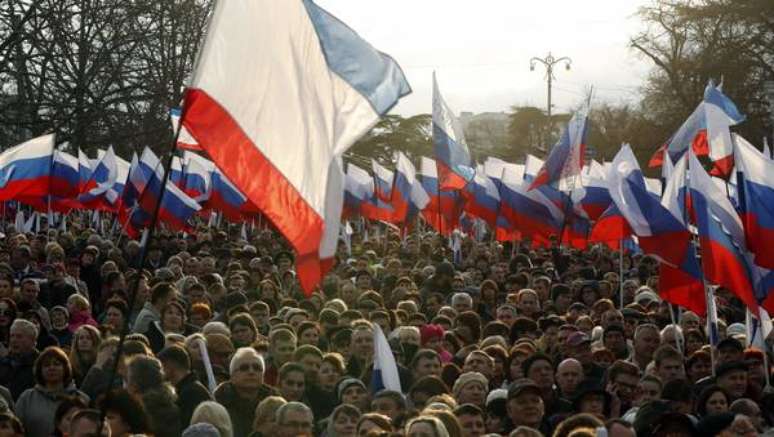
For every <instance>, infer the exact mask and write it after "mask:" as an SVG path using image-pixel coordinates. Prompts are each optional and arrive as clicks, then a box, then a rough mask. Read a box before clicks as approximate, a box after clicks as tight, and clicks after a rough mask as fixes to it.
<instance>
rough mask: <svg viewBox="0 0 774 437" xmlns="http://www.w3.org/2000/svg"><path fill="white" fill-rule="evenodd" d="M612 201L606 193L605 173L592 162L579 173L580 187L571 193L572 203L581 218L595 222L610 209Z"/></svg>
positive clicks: (599, 166)
mask: <svg viewBox="0 0 774 437" xmlns="http://www.w3.org/2000/svg"><path fill="white" fill-rule="evenodd" d="M612 202H613V199H611V198H610V193H608V192H607V184H606V183H605V171H604V168H602V165H601V164H599V163H598V162H596V161H592V162H591V164H589V166H588V167H585V168H584V171H583V172H581V186H580V187H577V188H576V189H575V190H573V191H572V203H573V205H575V209H576V210H577V211H578V212H579V213H581V212H582V214H581V215H582V216H585V217H587V218H588V219H589V220H597V219H598V218H599V217H600V216H602V214H604V212H605V211H606V210H607V209H608V208H609V207H610V204H611V203H612Z"/></svg>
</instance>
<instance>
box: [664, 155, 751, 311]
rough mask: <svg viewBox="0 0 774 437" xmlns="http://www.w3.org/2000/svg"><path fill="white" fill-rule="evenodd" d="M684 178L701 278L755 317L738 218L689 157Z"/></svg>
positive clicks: (715, 187)
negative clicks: (727, 292)
mask: <svg viewBox="0 0 774 437" xmlns="http://www.w3.org/2000/svg"><path fill="white" fill-rule="evenodd" d="M676 168H677V166H676ZM688 178H689V180H690V184H689V189H690V200H691V203H690V204H691V208H690V211H691V212H692V213H693V215H694V218H695V221H696V227H697V229H698V234H699V241H700V244H701V262H702V268H703V270H704V275H705V277H706V278H707V280H708V281H710V282H712V283H714V284H717V285H721V286H724V287H726V288H727V289H728V290H730V291H731V292H732V293H734V294H735V295H736V296H737V297H739V299H741V300H742V302H744V303H745V305H747V307H748V308H750V311H753V312H754V313H757V311H758V301H757V300H756V298H755V295H754V292H753V284H752V281H751V276H750V273H751V272H750V271H749V269H748V265H747V260H746V259H745V257H746V253H747V248H746V245H745V236H744V228H743V226H742V221H741V219H740V218H739V215H738V214H737V212H736V210H735V209H734V206H733V205H732V204H731V202H730V201H729V200H728V197H726V194H725V193H724V192H723V191H721V190H720V189H718V187H717V186H716V185H715V183H714V182H713V181H712V179H711V178H710V176H709V175H708V174H707V172H705V171H704V168H703V167H702V165H701V163H700V162H699V160H698V159H697V158H696V156H695V155H693V154H692V153H689V154H688Z"/></svg>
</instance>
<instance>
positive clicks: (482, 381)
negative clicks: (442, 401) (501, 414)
mask: <svg viewBox="0 0 774 437" xmlns="http://www.w3.org/2000/svg"><path fill="white" fill-rule="evenodd" d="M488 388H489V381H488V380H487V378H486V376H484V375H483V374H481V373H479V372H466V373H463V374H462V375H460V377H459V378H457V380H456V381H455V382H454V387H453V388H452V392H453V393H454V399H455V400H456V401H457V404H458V405H462V404H473V405H475V406H477V407H479V408H483V407H484V406H485V404H486V395H487V392H488Z"/></svg>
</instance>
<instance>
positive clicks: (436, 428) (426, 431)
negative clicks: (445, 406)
mask: <svg viewBox="0 0 774 437" xmlns="http://www.w3.org/2000/svg"><path fill="white" fill-rule="evenodd" d="M420 435H421V436H432V437H449V432H448V431H446V427H445V426H444V425H443V422H441V419H439V418H437V417H434V416H428V415H422V416H417V417H415V418H413V419H411V420H409V421H408V423H407V424H406V437H417V436H420Z"/></svg>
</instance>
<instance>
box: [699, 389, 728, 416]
mask: <svg viewBox="0 0 774 437" xmlns="http://www.w3.org/2000/svg"><path fill="white" fill-rule="evenodd" d="M730 405H731V398H730V397H729V395H728V393H727V392H726V391H725V390H724V389H722V388H721V387H719V386H717V385H714V384H713V385H710V386H709V387H706V388H704V390H702V391H701V393H700V394H699V397H698V398H697V399H696V413H697V415H698V416H699V417H704V416H707V415H710V414H720V413H725V412H727V411H728V408H729V406H730Z"/></svg>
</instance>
